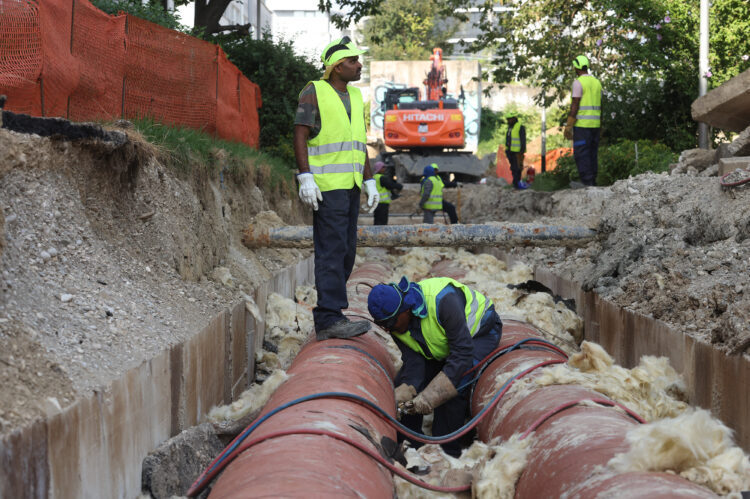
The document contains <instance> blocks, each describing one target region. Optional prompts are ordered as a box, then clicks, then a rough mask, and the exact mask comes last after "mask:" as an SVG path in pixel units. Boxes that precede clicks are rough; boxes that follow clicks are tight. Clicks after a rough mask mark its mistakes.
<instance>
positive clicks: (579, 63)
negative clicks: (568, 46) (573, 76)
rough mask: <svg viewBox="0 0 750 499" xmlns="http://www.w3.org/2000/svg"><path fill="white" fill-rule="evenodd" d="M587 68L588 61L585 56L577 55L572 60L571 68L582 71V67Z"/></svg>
mask: <svg viewBox="0 0 750 499" xmlns="http://www.w3.org/2000/svg"><path fill="white" fill-rule="evenodd" d="M584 66H586V67H588V66H589V59H588V57H586V56H585V55H579V56H578V57H576V58H575V59H573V67H574V68H576V69H583V67H584Z"/></svg>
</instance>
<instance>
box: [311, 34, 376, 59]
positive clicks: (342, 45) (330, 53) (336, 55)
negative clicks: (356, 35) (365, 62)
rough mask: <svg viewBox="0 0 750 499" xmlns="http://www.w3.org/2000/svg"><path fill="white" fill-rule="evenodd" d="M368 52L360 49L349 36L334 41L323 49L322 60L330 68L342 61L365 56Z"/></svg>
mask: <svg viewBox="0 0 750 499" xmlns="http://www.w3.org/2000/svg"><path fill="white" fill-rule="evenodd" d="M365 52H366V50H362V49H358V48H357V46H356V45H354V42H353V41H351V39H350V38H349V37H348V36H345V37H343V38H340V39H338V40H334V41H332V42H331V43H329V44H328V45H326V48H324V49H323V52H322V53H321V54H320V60H321V61H322V62H323V64H325V65H326V66H330V65H331V64H334V63H336V62H338V61H340V60H341V59H344V58H346V57H352V56H355V55H361V54H364V53H365Z"/></svg>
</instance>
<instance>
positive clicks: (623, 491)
mask: <svg viewBox="0 0 750 499" xmlns="http://www.w3.org/2000/svg"><path fill="white" fill-rule="evenodd" d="M539 337H542V335H541V333H539V331H538V330H537V329H536V328H534V327H533V326H531V325H530V324H527V323H523V322H518V321H512V320H505V321H503V336H502V339H501V343H500V346H505V347H507V346H511V345H513V344H515V343H517V342H518V341H521V340H523V339H526V338H539ZM556 358H559V357H557V356H556V354H555V353H553V352H550V351H546V350H520V349H519V350H514V351H512V352H509V353H506V354H505V355H503V356H502V357H500V358H498V359H496V360H495V361H494V362H492V363H491V364H490V365H489V366H488V367H487V369H486V370H485V371H484V373H483V375H482V376H481V377H480V379H479V380H478V382H477V385H476V387H475V389H474V393H473V397H472V414H476V413H477V412H479V411H480V410H481V409H482V408H483V407H484V406H485V405H486V404H487V403H488V402H489V400H490V399H491V398H492V396H493V395H494V394H495V393H496V392H497V390H498V388H499V387H498V386H497V384H496V379H497V377H498V376H500V375H502V374H509V373H518V372H521V371H523V370H524V369H527V368H529V367H530V366H532V365H535V364H538V363H540V362H543V361H545V360H554V359H556ZM537 372H538V371H532V372H530V373H529V374H527V375H526V376H527V377H534V376H536V375H537V374H536V373H537ZM602 399H607V397H605V396H603V395H602V394H600V393H598V392H595V391H593V390H590V389H588V388H585V387H582V386H580V385H550V386H535V387H534V389H533V391H532V392H531V393H528V392H523V393H521V392H519V393H516V394H515V395H514V394H513V392H510V393H509V394H508V395H505V396H504V397H503V398H502V399H501V400H500V402H499V403H498V404H497V405H496V406H495V407H494V408H493V409H492V410H491V411H490V412H489V413H488V415H487V417H486V418H485V419H484V420H483V421H482V422H481V423H480V425H479V426H478V428H477V432H478V435H479V438H480V439H481V440H483V441H485V442H488V441H490V440H492V439H493V438H495V437H498V436H499V437H501V438H502V439H503V440H507V439H508V438H510V437H511V436H512V435H513V434H515V433H518V432H525V431H526V430H527V429H529V428H531V427H533V426H534V425H535V424H539V426H538V427H536V429H535V430H533V436H534V442H533V444H532V445H533V447H532V449H531V451H530V453H529V455H528V461H527V465H526V468H525V470H524V472H523V473H522V474H521V476H520V477H519V479H518V482H517V483H516V494H515V499H525V498H530V499H537V498H539V497H628V498H629V499H634V498H644V499H646V498H649V499H653V498H667V497H669V498H677V497H685V498H688V497H689V498H709V497H713V498H715V497H717V496H716V495H715V494H713V493H712V492H711V491H710V490H708V489H706V488H704V487H701V486H699V485H696V484H694V483H692V482H690V481H688V480H686V479H684V478H682V477H680V476H677V475H673V474H669V473H657V472H647V471H643V472H633V473H615V472H612V473H606V472H601V471H600V472H597V468H599V467H603V466H604V465H606V464H607V462H608V461H609V460H610V459H611V458H612V457H614V456H615V455H616V454H619V453H622V452H626V451H627V450H628V449H629V447H630V445H629V444H628V442H627V441H626V438H625V437H626V434H627V432H628V430H630V429H631V428H633V427H634V426H635V425H637V424H639V423H638V422H637V421H635V420H634V419H633V418H631V417H630V416H628V415H627V414H625V413H624V412H621V411H620V410H616V409H614V408H613V407H605V406H598V405H594V404H591V405H578V404H577V403H575V402H576V401H581V400H602ZM568 406H569V407H568ZM561 407H566V408H565V409H561V410H559V412H556V413H554V414H551V413H552V412H553V411H554V410H555V409H559V408H561ZM545 416H547V417H545ZM540 421H541V423H540Z"/></svg>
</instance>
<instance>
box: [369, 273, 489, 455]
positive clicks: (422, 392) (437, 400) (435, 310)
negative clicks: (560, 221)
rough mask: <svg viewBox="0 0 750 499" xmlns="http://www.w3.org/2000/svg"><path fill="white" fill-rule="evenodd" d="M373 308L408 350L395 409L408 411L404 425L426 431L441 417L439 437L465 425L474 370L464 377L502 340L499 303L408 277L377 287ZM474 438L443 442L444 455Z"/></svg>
mask: <svg viewBox="0 0 750 499" xmlns="http://www.w3.org/2000/svg"><path fill="white" fill-rule="evenodd" d="M367 309H368V310H369V312H370V315H371V316H372V318H373V320H374V321H375V324H376V325H378V326H379V327H381V328H383V329H384V330H386V331H388V332H389V333H390V334H391V335H392V337H393V339H394V340H395V342H396V345H397V346H398V348H399V350H400V351H401V360H402V361H403V365H402V367H401V369H400V370H399V372H398V373H397V374H396V378H395V380H394V385H395V386H396V390H395V396H396V404H398V406H399V407H401V408H403V409H404V410H405V411H406V415H404V416H402V418H401V422H402V423H403V424H404V425H405V426H407V427H409V428H410V429H412V430H414V431H417V432H420V433H421V432H422V419H423V417H422V416H423V415H424V414H429V413H431V412H434V413H435V415H434V419H433V423H432V434H433V435H435V436H440V435H446V434H448V433H451V432H453V431H455V430H457V429H458V428H460V427H461V426H463V424H464V422H465V421H466V417H467V416H468V415H469V396H470V381H471V379H472V373H469V374H465V373H466V371H467V370H469V369H471V368H472V367H473V366H474V365H476V364H478V363H479V362H480V361H481V360H483V359H484V358H485V357H486V356H487V355H489V354H490V353H491V352H492V351H493V350H494V349H495V348H496V347H497V345H498V343H499V342H500V337H501V336H502V331H503V324H502V321H501V320H500V316H498V315H497V312H495V306H494V304H493V303H492V300H490V299H489V298H487V297H485V296H484V295H482V294H481V293H479V292H478V291H475V290H473V289H471V288H469V287H468V286H466V285H464V284H461V283H460V282H458V281H456V280H454V279H450V278H448V277H434V278H430V279H424V280H422V281H419V282H418V283H414V282H409V280H407V279H406V277H404V278H402V279H401V281H400V282H399V283H398V284H395V283H390V284H378V285H376V286H375V287H373V288H372V290H371V291H370V294H369V295H368V297H367ZM457 387H458V388H460V389H457ZM417 393H419V394H417ZM471 438H472V436H471V435H469V434H467V435H466V436H464V438H463V441H458V440H454V441H453V442H448V443H446V444H442V447H443V450H445V452H446V453H448V454H450V455H452V456H459V455H460V454H461V448H462V446H463V444H468V442H470V440H471ZM414 445H415V446H417V447H418V446H419V444H418V443H416V442H414Z"/></svg>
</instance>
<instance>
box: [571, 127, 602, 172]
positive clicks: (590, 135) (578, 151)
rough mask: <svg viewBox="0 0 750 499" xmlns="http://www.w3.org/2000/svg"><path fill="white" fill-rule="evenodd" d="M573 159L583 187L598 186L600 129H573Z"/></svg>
mask: <svg viewBox="0 0 750 499" xmlns="http://www.w3.org/2000/svg"><path fill="white" fill-rule="evenodd" d="M573 158H574V159H575V160H576V167H577V168H578V175H580V176H581V182H582V183H583V185H596V174H597V172H598V171H599V129H598V128H583V127H578V126H575V127H573Z"/></svg>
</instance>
